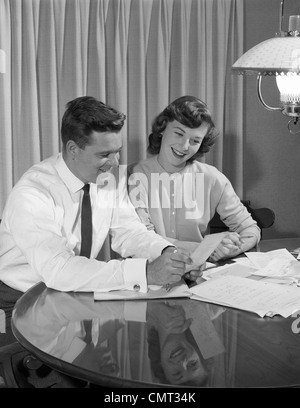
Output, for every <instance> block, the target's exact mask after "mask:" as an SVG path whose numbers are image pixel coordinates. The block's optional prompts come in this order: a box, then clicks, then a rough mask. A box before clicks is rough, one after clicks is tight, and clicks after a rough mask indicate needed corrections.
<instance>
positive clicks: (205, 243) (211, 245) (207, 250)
mask: <svg viewBox="0 0 300 408" xmlns="http://www.w3.org/2000/svg"><path fill="white" fill-rule="evenodd" d="M226 234H227V233H226V232H220V233H218V234H210V235H206V236H205V237H204V238H203V240H202V241H201V242H200V244H199V245H198V247H197V248H196V249H195V251H194V252H193V253H192V255H191V258H192V260H193V262H194V264H195V265H198V266H200V265H202V264H204V262H205V261H206V260H207V259H208V258H209V257H210V255H211V254H212V253H213V252H214V250H215V249H216V248H217V246H218V245H219V244H220V242H221V241H222V239H223V238H224V237H225V236H226Z"/></svg>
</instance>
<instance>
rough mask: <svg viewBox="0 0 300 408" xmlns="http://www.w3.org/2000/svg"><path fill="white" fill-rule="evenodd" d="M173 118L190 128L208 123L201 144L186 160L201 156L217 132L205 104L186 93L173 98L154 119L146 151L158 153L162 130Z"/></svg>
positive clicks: (214, 139)
mask: <svg viewBox="0 0 300 408" xmlns="http://www.w3.org/2000/svg"><path fill="white" fill-rule="evenodd" d="M174 120H176V121H177V122H179V123H181V124H182V125H184V126H187V127H189V128H191V129H195V128H198V127H200V126H201V125H202V124H203V123H206V124H208V130H207V133H206V135H205V136H204V138H203V140H202V143H201V146H200V147H199V150H198V151H197V153H196V154H194V156H193V157H191V158H190V159H189V160H188V161H189V162H190V161H193V160H195V159H196V158H198V157H201V156H203V154H204V153H207V152H208V151H209V150H210V148H211V147H212V146H213V145H214V143H215V141H216V138H217V136H218V132H217V130H216V128H215V125H214V123H213V120H212V118H211V115H210V112H209V110H208V108H207V106H206V104H205V103H204V102H202V101H201V100H200V99H198V98H196V97H195V96H189V95H186V96H182V97H180V98H178V99H175V101H173V102H171V103H170V105H168V106H167V107H166V108H165V109H164V110H163V111H162V112H161V113H160V114H159V115H158V116H156V118H155V119H154V121H153V123H152V133H151V134H150V135H149V146H148V152H149V153H150V154H158V153H159V151H160V147H161V140H162V132H163V131H164V130H165V129H166V127H167V125H168V123H170V122H173V121H174Z"/></svg>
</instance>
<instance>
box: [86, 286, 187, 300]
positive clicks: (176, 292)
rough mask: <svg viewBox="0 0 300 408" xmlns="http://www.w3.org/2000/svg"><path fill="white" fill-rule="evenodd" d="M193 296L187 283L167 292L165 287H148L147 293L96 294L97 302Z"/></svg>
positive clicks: (131, 291)
mask: <svg viewBox="0 0 300 408" xmlns="http://www.w3.org/2000/svg"><path fill="white" fill-rule="evenodd" d="M190 296H191V292H190V290H189V287H188V286H187V285H186V284H185V283H181V284H180V285H173V286H172V288H171V289H170V290H169V291H167V290H166V288H165V287H163V286H158V285H148V291H147V293H143V292H135V291H133V290H111V291H110V292H94V299H95V300H138V299H164V298H178V297H187V298H189V297H190Z"/></svg>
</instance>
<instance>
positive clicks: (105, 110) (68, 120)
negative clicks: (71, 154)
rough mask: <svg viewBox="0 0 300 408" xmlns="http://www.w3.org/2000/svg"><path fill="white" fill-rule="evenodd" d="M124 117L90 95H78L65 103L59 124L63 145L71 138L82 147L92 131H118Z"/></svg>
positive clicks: (86, 142)
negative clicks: (60, 123) (65, 108)
mask: <svg viewBox="0 0 300 408" xmlns="http://www.w3.org/2000/svg"><path fill="white" fill-rule="evenodd" d="M125 118H126V116H125V115H124V114H123V113H121V112H118V111H117V110H116V109H114V108H111V107H110V106H108V105H105V104H104V103H103V102H100V101H98V100H97V99H95V98H94V97H92V96H80V97H78V98H76V99H74V100H73V101H70V102H69V103H67V110H66V111H65V113H64V115H63V118H62V125H61V138H62V142H63V145H64V146H66V144H67V142H68V140H73V141H74V142H75V143H76V144H77V145H78V146H79V147H80V148H81V149H84V148H85V146H86V145H87V144H89V142H90V135H91V133H92V132H119V131H120V130H121V129H122V127H123V125H124V121H125Z"/></svg>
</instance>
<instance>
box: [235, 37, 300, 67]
mask: <svg viewBox="0 0 300 408" xmlns="http://www.w3.org/2000/svg"><path fill="white" fill-rule="evenodd" d="M232 70H233V71H234V72H236V73H239V74H255V73H256V74H257V73H260V74H261V75H280V74H281V75H284V74H285V73H287V72H296V73H297V74H300V37H292V36H291V37H290V36H289V37H275V38H271V39H269V40H266V41H263V42H261V43H260V44H258V45H256V46H255V47H253V48H251V49H250V50H249V51H247V52H246V53H245V54H243V55H242V56H241V57H240V58H239V59H238V60H237V61H236V62H235V63H234V64H233V66H232Z"/></svg>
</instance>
